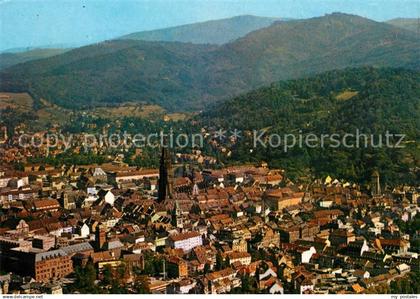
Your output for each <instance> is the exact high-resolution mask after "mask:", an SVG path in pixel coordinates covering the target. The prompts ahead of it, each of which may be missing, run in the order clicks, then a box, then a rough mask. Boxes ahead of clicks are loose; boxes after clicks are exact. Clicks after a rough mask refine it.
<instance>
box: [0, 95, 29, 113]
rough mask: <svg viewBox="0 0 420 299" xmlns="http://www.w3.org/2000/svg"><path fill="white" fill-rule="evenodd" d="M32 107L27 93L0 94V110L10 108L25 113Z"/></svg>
mask: <svg viewBox="0 0 420 299" xmlns="http://www.w3.org/2000/svg"><path fill="white" fill-rule="evenodd" d="M32 105H33V100H32V98H31V96H30V95H29V94H27V93H11V92H1V93H0V110H2V109H6V108H12V109H17V110H19V111H22V112H27V111H30V110H31V109H32Z"/></svg>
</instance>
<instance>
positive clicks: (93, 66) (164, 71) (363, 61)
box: [0, 14, 420, 111]
mask: <svg viewBox="0 0 420 299" xmlns="http://www.w3.org/2000/svg"><path fill="white" fill-rule="evenodd" d="M419 47H420V42H419V40H418V38H417V36H416V35H415V34H414V33H411V32H408V31H406V30H402V29H399V28H396V27H394V26H391V25H388V24H384V23H378V22H374V21H371V20H368V19H365V18H361V17H358V16H353V15H345V14H332V15H327V16H324V17H319V18H313V19H308V20H299V21H288V22H280V23H275V24H273V25H272V26H270V27H267V28H264V29H260V30H257V31H254V32H252V33H250V34H248V35H247V36H245V37H243V38H240V39H238V40H236V41H234V42H231V43H228V44H224V45H222V46H213V45H195V44H185V43H169V42H147V41H133V40H114V41H110V42H104V43H100V44H96V45H91V46H87V47H82V48H79V49H75V50H72V51H69V52H67V53H64V54H62V55H59V56H55V57H50V58H47V59H43V60H37V61H32V62H27V63H25V64H21V65H18V66H16V67H11V68H9V69H6V70H4V71H3V72H2V73H0V90H1V91H17V92H23V91H28V92H30V93H31V95H33V96H34V97H35V98H37V97H38V98H39V97H42V98H45V99H47V100H48V101H50V102H52V103H56V104H59V105H61V106H64V107H67V108H80V107H85V106H95V105H104V104H109V103H120V102H125V101H138V102H139V101H141V102H147V103H152V104H158V105H161V106H163V107H164V108H167V109H169V110H173V111H183V110H199V109H202V108H203V107H204V106H205V105H206V104H209V103H212V102H214V101H217V100H222V99H227V98H229V97H231V96H234V95H238V94H240V93H242V92H244V91H247V90H251V89H255V88H257V87H260V86H263V85H266V84H268V83H271V82H274V81H278V80H283V79H290V78H298V77H302V76H305V75H308V74H313V73H319V72H323V71H327V70H332V69H341V68H345V67H357V66H364V65H373V66H380V67H382V66H388V67H405V68H414V69H417V68H419V66H420V59H419V58H420V57H419V55H420V53H419V51H418V48H419Z"/></svg>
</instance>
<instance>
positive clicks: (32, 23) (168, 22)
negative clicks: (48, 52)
mask: <svg viewBox="0 0 420 299" xmlns="http://www.w3.org/2000/svg"><path fill="white" fill-rule="evenodd" d="M174 11H176V13H174ZM333 12H339V13H345V14H353V15H358V16H361V17H365V18H369V19H372V20H375V21H379V22H383V21H388V20H391V19H398V18H403V19H407V18H410V19H412V18H414V19H418V18H419V15H420V14H419V12H420V4H419V3H418V1H413V0H399V1H397V0H365V1H363V0H350V1H344V0H312V1H310V0H298V1H293V0H282V1H275V0H265V1H261V0H260V1H257V0H248V1H247V2H244V0H242V1H241V0H207V1H204V0H189V1H188V0H176V1H173V0H172V1H170V0H154V1H149V0H136V1H129V0H123V1H119V2H116V1H105V0H93V1H86V0H73V1H72V0H60V1H57V0H56V1H53V0H35V1H33V2H30V1H29V0H0V40H1V41H2V43H1V45H0V51H1V52H3V53H4V52H8V51H10V52H18V51H19V50H20V51H26V50H32V49H40V48H54V47H56V48H67V47H68V48H71V47H81V46H85V45H89V44H93V43H98V42H101V41H105V40H110V39H115V38H118V37H120V36H124V35H127V34H131V33H134V32H141V31H151V30H159V29H165V28H169V27H177V26H183V25H189V24H195V23H202V22H207V21H214V20H220V19H228V18H234V17H239V16H247V15H249V16H255V17H267V18H287V19H307V18H314V17H320V16H323V15H326V14H331V13H333ZM141 16H144V18H141ZM29 28H30V30H28V29H29Z"/></svg>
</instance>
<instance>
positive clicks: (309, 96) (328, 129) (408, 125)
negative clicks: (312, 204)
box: [198, 68, 420, 184]
mask: <svg viewBox="0 0 420 299" xmlns="http://www.w3.org/2000/svg"><path fill="white" fill-rule="evenodd" d="M419 99H420V72H418V71H409V70H403V69H389V68H385V69H375V68H357V69H346V70H341V71H330V72H326V73H323V74H320V75H316V76H314V77H308V78H304V79H298V80H290V81H283V82H279V83H274V84H272V85H271V86H268V87H264V88H261V89H257V90H255V91H252V92H249V93H247V94H244V95H242V96H239V97H236V98H234V99H232V100H229V101H226V102H224V103H223V104H221V105H218V106H217V107H213V108H212V109H209V110H208V111H207V112H204V113H202V114H201V115H200V117H199V118H198V119H199V120H200V121H201V122H202V124H204V125H206V126H211V127H215V128H224V129H225V130H227V131H228V132H229V130H233V129H239V130H241V131H242V132H244V131H246V130H257V131H258V130H261V129H265V130H266V132H267V133H266V134H265V136H269V134H272V133H277V134H279V135H280V136H284V134H295V135H296V138H298V137H297V136H298V135H299V134H302V135H305V134H308V133H314V134H316V135H317V136H321V134H329V135H331V134H339V135H340V136H344V134H346V133H350V134H356V130H359V132H360V134H365V135H367V136H368V139H369V140H370V139H371V136H370V135H371V134H374V137H373V138H374V145H378V142H379V138H380V137H379V135H383V136H384V135H385V133H386V132H387V131H388V132H389V133H391V134H404V135H405V138H404V141H405V142H404V143H402V145H403V146H405V148H402V149H399V148H398V149H396V148H387V147H386V146H383V147H382V148H379V147H377V148H374V147H373V146H368V147H366V148H364V147H363V144H364V139H363V138H364V137H362V138H361V141H360V144H361V145H362V146H360V147H359V148H357V147H353V148H351V147H350V148H349V147H344V146H343V145H341V146H340V147H337V148H331V147H328V144H331V142H327V143H326V145H327V146H326V147H325V148H320V147H316V148H309V147H305V146H304V147H302V148H299V147H298V146H296V147H295V148H293V149H289V151H288V152H284V151H283V147H279V148H272V147H270V146H268V147H267V148H264V147H262V146H259V147H257V148H256V149H254V151H253V152H250V148H252V146H251V144H252V141H251V140H248V139H247V138H246V136H247V135H246V134H244V133H243V134H242V136H243V137H245V139H244V138H242V139H241V140H240V142H239V143H238V144H237V145H235V146H234V147H233V149H234V150H233V153H232V157H233V158H234V159H236V160H238V161H241V162H243V161H270V163H272V164H273V165H274V166H278V167H283V168H285V169H288V170H289V171H290V172H291V173H294V174H297V175H298V176H301V175H305V173H306V174H308V173H310V172H312V174H314V175H316V176H317V177H322V176H326V175H334V176H336V177H341V178H346V179H349V180H353V181H358V180H362V181H363V180H364V181H365V182H366V181H368V180H369V176H370V174H371V173H372V171H373V170H374V169H379V170H380V171H381V174H382V177H383V181H384V182H387V183H391V182H392V183H393V184H397V183H402V182H405V183H408V182H413V183H414V182H416V181H417V182H418V180H419V179H420V171H419V170H420V150H419V148H418V142H419V141H420V101H419ZM382 138H383V143H384V144H385V137H382ZM262 139H264V138H262ZM397 139H398V138H396V139H394V140H393V141H392V143H393V144H395V142H396V141H397ZM351 140H352V141H349V144H350V143H352V144H353V145H354V139H351ZM283 141H284V140H283ZM369 142H370V141H369ZM368 144H369V145H370V144H371V143H368Z"/></svg>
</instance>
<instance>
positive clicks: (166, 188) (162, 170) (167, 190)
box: [158, 145, 174, 202]
mask: <svg viewBox="0 0 420 299" xmlns="http://www.w3.org/2000/svg"><path fill="white" fill-rule="evenodd" d="M173 180H174V174H173V170H172V161H171V154H170V152H169V149H168V148H167V147H166V146H164V145H162V153H161V156H160V166H159V189H158V202H163V201H164V200H165V199H167V198H172V191H173Z"/></svg>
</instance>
